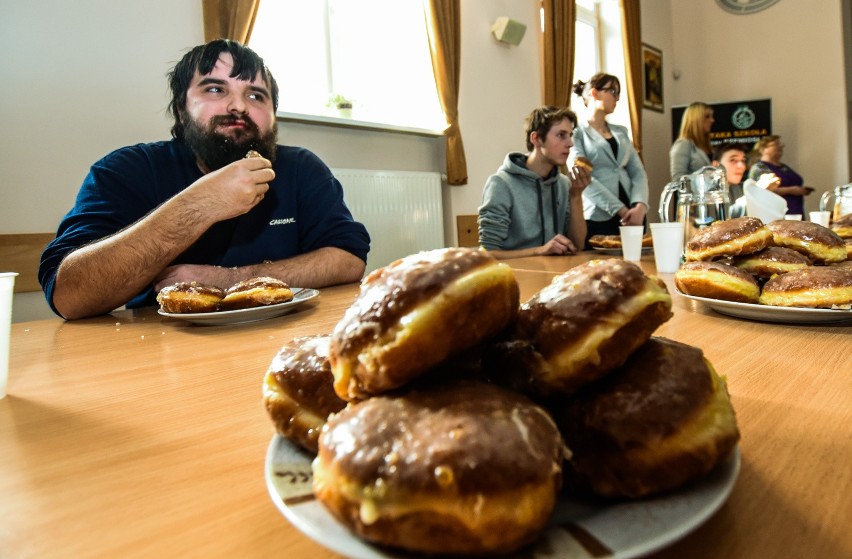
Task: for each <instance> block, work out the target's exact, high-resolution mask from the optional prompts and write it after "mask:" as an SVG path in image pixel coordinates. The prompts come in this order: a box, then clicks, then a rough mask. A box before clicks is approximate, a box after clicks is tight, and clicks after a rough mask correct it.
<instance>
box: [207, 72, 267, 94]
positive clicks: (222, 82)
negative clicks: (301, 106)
mask: <svg viewBox="0 0 852 559" xmlns="http://www.w3.org/2000/svg"><path fill="white" fill-rule="evenodd" d="M205 85H228V81H227V80H223V79H221V78H211V77H209V76H208V77H206V78H202V79H201V81H199V82H198V85H196V87H204V86H205ZM248 88H249V89H250V90H251V91H254V92H255V93H262V94H263V95H266V96H267V97H269V96H270V95H269V90H268V89H267V88H265V87H263V86H262V85H249V86H248Z"/></svg>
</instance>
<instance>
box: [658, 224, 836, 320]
mask: <svg viewBox="0 0 852 559" xmlns="http://www.w3.org/2000/svg"><path fill="white" fill-rule="evenodd" d="M843 231H844V230H843V229H841V228H838V229H836V230H832V229H829V228H827V227H824V226H822V225H819V224H817V223H812V222H809V221H792V220H777V221H772V222H770V223H766V224H765V223H763V222H762V221H761V220H759V219H757V218H755V217H739V218H735V219H730V220H727V221H719V222H716V223H714V224H713V225H711V226H710V227H707V228H705V229H701V230H699V231H698V232H697V233H696V234H695V235H694V236H693V237H692V238H691V239H690V240H689V241H688V242H687V243H686V248H685V250H684V260H685V262H684V263H683V264H682V265H681V267H680V269H679V270H678V271H677V272H676V273H675V276H674V281H675V286H676V287H677V290H678V291H679V292H680V293H681V294H682V295H684V296H686V297H688V298H691V299H694V300H697V301H700V302H701V303H703V304H705V305H706V306H708V307H710V308H711V309H713V310H714V311H717V312H719V313H722V314H726V315H731V316H736V317H739V318H747V319H752V320H762V321H768V322H790V323H836V322H845V321H847V320H852V261H850V252H849V251H850V248H849V247H850V244H849V243H848V242H847V241H849V239H848V238H847V239H844V238H843V237H841V236H840V235H839V234H838V232H841V233H842V232H843ZM845 231H846V233H845V234H847V235H848V234H849V231H848V228H847V229H846V230H845ZM850 236H852V235H850Z"/></svg>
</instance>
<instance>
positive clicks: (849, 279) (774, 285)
mask: <svg viewBox="0 0 852 559" xmlns="http://www.w3.org/2000/svg"><path fill="white" fill-rule="evenodd" d="M760 302H761V303H762V304H764V305H774V306H777V307H806V308H831V307H833V306H844V305H849V304H852V267H849V266H837V265H833V266H811V267H809V268H805V269H803V270H796V271H795V272H789V273H786V274H782V275H780V276H776V277H774V278H772V279H771V280H769V281H768V282H766V284H765V285H764V286H763V292H762V293H761V294H760Z"/></svg>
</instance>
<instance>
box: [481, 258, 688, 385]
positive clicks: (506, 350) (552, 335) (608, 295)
mask: <svg viewBox="0 0 852 559" xmlns="http://www.w3.org/2000/svg"><path fill="white" fill-rule="evenodd" d="M671 305H672V300H671V295H669V292H668V290H667V289H666V287H665V284H664V283H663V282H662V281H660V280H658V279H657V278H655V277H650V278H649V277H647V276H646V275H645V274H644V273H643V272H642V269H641V268H640V267H639V266H637V265H636V264H634V263H632V262H628V261H624V260H619V259H609V260H592V261H589V262H587V263H585V264H581V265H580V266H577V267H575V268H572V269H570V270H568V271H567V272H565V273H563V274H561V275H559V276H557V277H555V278H554V279H553V281H552V283H551V284H550V285H549V286H547V287H545V288H544V289H542V290H541V291H539V292H538V293H536V294H535V295H533V296H532V297H531V298H530V299H529V300H528V301H527V302H525V303H524V304H523V305H521V308H520V311H519V312H518V318H517V320H516V321H515V326H514V328H513V331H512V332H511V334H510V336H509V337H510V339H508V340H499V341H497V342H495V343H494V347H493V348H491V351H489V352H488V353H487V354H486V355H485V360H486V361H484V363H483V369H484V370H485V371H486V372H488V373H489V374H491V375H492V377H493V378H494V380H495V381H496V382H499V383H500V384H504V385H506V386H509V387H511V388H513V389H515V390H521V391H523V392H525V393H527V394H529V395H531V396H533V397H536V398H538V397H542V398H546V397H549V396H550V395H551V394H554V393H562V394H571V393H573V392H574V391H576V390H577V389H578V388H579V387H581V386H583V385H584V384H587V383H589V382H592V381H593V380H595V379H597V378H599V377H601V376H603V375H605V374H606V373H608V372H609V371H611V370H612V369H614V368H615V367H618V366H619V365H621V364H622V363H624V361H625V360H626V359H627V357H628V356H629V355H630V353H631V352H633V350H635V349H636V348H637V347H639V346H640V345H642V344H643V343H644V342H645V341H646V340H647V339H648V338H649V337H650V336H651V333H652V332H653V331H654V330H656V329H657V327H658V326H660V325H661V324H662V323H664V322H665V321H667V320H668V319H669V318H671V316H672V312H671Z"/></svg>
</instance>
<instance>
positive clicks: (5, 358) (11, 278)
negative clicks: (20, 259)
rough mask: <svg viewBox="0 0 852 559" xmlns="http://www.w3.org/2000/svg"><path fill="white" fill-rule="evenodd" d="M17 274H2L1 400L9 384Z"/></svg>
mask: <svg viewBox="0 0 852 559" xmlns="http://www.w3.org/2000/svg"><path fill="white" fill-rule="evenodd" d="M17 275H18V274H17V272H0V398H4V397H5V396H6V384H7V383H8V382H9V335H10V332H11V329H12V292H13V291H14V290H15V276H17Z"/></svg>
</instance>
